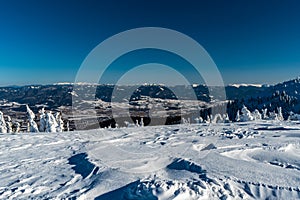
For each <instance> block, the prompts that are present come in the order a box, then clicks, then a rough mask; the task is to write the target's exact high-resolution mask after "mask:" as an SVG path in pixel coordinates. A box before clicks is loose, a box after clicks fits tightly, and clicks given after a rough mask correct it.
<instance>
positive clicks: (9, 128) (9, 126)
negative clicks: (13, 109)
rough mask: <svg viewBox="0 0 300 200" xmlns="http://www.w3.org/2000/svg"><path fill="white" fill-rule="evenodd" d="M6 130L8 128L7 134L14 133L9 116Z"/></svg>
mask: <svg viewBox="0 0 300 200" xmlns="http://www.w3.org/2000/svg"><path fill="white" fill-rule="evenodd" d="M6 128H7V133H12V132H13V130H12V121H11V118H10V116H7V121H6Z"/></svg>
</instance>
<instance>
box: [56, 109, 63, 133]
mask: <svg viewBox="0 0 300 200" xmlns="http://www.w3.org/2000/svg"><path fill="white" fill-rule="evenodd" d="M55 119H56V122H57V128H56V132H63V131H64V121H63V120H62V116H61V113H60V112H57V113H56V115H55Z"/></svg>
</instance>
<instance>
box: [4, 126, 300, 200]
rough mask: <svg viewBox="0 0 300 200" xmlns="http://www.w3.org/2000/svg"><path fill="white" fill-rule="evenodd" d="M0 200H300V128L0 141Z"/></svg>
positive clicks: (99, 133)
mask: <svg viewBox="0 0 300 200" xmlns="http://www.w3.org/2000/svg"><path fill="white" fill-rule="evenodd" d="M0 180H1V181H0V199H98V200H104V199H110V200H115V199H116V200H118V199H150V200H151V199H176V200H185V199H186V200H191V199H299V198H300V188H299V186H300V124H299V122H280V121H251V122H240V123H223V124H222V123H220V124H192V125H191V124H182V125H173V126H156V127H134V128H119V129H97V130H89V131H77V132H63V133H22V134H7V133H5V134H4V133H3V134H0Z"/></svg>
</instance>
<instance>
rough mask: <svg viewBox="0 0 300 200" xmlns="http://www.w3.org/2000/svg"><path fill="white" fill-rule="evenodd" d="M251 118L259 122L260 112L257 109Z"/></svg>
mask: <svg viewBox="0 0 300 200" xmlns="http://www.w3.org/2000/svg"><path fill="white" fill-rule="evenodd" d="M252 116H253V118H254V120H261V118H262V116H261V114H260V112H259V111H258V110H257V109H255V110H254V111H253V112H252Z"/></svg>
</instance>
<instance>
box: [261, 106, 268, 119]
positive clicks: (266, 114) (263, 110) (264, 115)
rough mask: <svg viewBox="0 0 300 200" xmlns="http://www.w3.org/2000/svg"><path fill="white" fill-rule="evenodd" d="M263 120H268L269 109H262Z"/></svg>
mask: <svg viewBox="0 0 300 200" xmlns="http://www.w3.org/2000/svg"><path fill="white" fill-rule="evenodd" d="M261 118H262V119H268V118H269V117H268V109H267V108H265V109H262V116H261Z"/></svg>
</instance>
